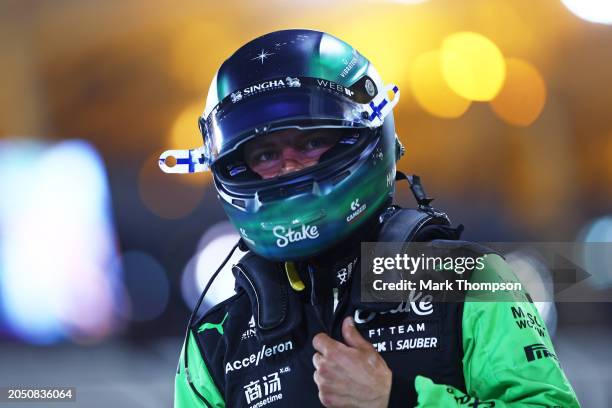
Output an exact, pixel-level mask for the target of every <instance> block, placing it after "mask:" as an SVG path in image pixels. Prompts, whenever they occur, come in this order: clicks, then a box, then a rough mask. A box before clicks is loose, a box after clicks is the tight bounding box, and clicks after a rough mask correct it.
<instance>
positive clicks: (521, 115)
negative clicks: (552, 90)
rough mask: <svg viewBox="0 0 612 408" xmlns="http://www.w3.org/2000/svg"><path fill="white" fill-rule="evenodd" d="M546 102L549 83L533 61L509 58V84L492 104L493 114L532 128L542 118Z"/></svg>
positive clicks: (507, 79) (507, 66)
mask: <svg viewBox="0 0 612 408" xmlns="http://www.w3.org/2000/svg"><path fill="white" fill-rule="evenodd" d="M545 102H546V84H544V80H543V79H542V76H541V74H540V73H539V72H538V70H537V69H536V68H535V67H534V66H533V65H531V64H530V63H529V62H527V61H524V60H521V59H518V58H508V59H506V81H505V82H504V86H503V87H502V89H501V90H500V92H499V93H498V94H497V96H496V97H495V99H493V100H492V101H491V107H492V109H493V112H495V114H496V115H497V116H499V117H500V118H501V119H502V120H504V121H506V122H508V123H510V124H512V125H515V126H529V125H531V124H532V123H533V122H534V121H535V120H536V119H537V118H538V116H539V115H540V113H541V112H542V109H544V104H545Z"/></svg>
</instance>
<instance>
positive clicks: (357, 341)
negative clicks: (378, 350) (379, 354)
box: [342, 316, 372, 349]
mask: <svg viewBox="0 0 612 408" xmlns="http://www.w3.org/2000/svg"><path fill="white" fill-rule="evenodd" d="M342 337H343V338H344V341H345V342H346V345H347V346H349V347H354V348H358V349H371V348H372V344H371V343H370V342H369V341H367V340H366V339H364V338H363V336H362V335H361V333H359V331H358V330H357V328H356V327H355V321H354V320H353V318H352V317H350V316H349V317H347V318H345V319H344V322H342Z"/></svg>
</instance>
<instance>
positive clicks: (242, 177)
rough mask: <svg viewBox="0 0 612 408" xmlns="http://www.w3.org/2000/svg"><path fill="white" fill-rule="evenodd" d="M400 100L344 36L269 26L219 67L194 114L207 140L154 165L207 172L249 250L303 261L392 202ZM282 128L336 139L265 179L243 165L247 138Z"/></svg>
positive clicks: (279, 131)
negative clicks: (304, 163) (294, 167)
mask: <svg viewBox="0 0 612 408" xmlns="http://www.w3.org/2000/svg"><path fill="white" fill-rule="evenodd" d="M398 101H399V89H398V88H397V86H395V85H392V84H389V85H385V84H384V83H383V82H382V80H381V78H380V76H379V74H378V73H377V71H376V70H375V68H374V67H373V66H372V64H371V63H370V62H369V61H368V60H367V59H366V58H365V57H364V56H362V55H361V54H360V53H359V52H358V51H357V50H356V49H354V48H353V47H352V46H350V45H349V44H347V43H345V42H344V41H342V40H340V39H338V38H336V37H334V36H332V35H330V34H327V33H323V32H319V31H313V30H305V29H294V30H282V31H276V32H272V33H269V34H266V35H263V36H261V37H259V38H256V39H254V40H252V41H250V42H248V43H247V44H245V45H244V46H242V47H241V48H239V49H238V50H237V51H236V52H235V53H234V54H233V55H232V56H230V57H229V58H228V59H227V60H226V61H225V62H224V63H223V64H222V65H221V67H220V68H219V70H218V71H217V73H216V74H215V76H214V78H213V80H212V83H211V86H210V88H209V91H208V97H207V99H206V106H205V109H204V112H203V114H202V115H201V117H200V118H199V121H198V124H199V128H200V131H201V133H202V136H203V138H204V144H203V146H202V147H199V148H196V149H189V150H169V151H166V152H164V153H163V154H162V155H161V157H160V160H159V165H160V167H161V168H162V170H164V171H166V172H172V173H186V172H196V171H205V170H211V171H212V173H213V176H214V177H213V180H214V185H215V188H216V190H217V192H218V197H219V200H220V201H221V203H222V205H223V208H224V210H225V212H226V214H227V216H228V217H229V219H230V221H231V223H232V224H233V225H234V226H235V228H236V229H237V231H238V232H239V234H240V236H241V237H242V239H243V241H244V242H245V244H246V245H247V246H248V247H249V249H250V250H251V251H253V252H255V253H256V254H258V255H260V256H262V257H264V258H267V259H269V260H273V261H295V260H303V259H307V258H310V257H313V256H315V255H317V254H321V253H322V252H324V251H326V250H328V249H330V248H331V247H333V246H334V245H336V244H338V243H340V242H341V241H343V240H344V239H346V238H347V237H349V236H350V235H351V234H352V233H353V232H355V231H356V230H357V229H358V228H359V227H360V226H363V225H364V223H365V221H366V220H369V219H371V218H372V217H373V216H376V215H378V214H379V213H380V212H381V211H382V210H383V209H384V208H385V207H386V205H388V203H389V201H390V199H391V198H392V196H393V193H394V185H395V183H394V180H395V172H396V166H395V163H396V161H397V160H398V159H399V157H400V156H401V152H402V150H403V148H402V147H401V144H400V143H399V140H398V138H397V135H396V133H395V126H394V122H393V114H392V109H393V107H394V106H395V105H396V104H397V102H398ZM288 129H297V130H299V131H304V132H309V131H314V130H316V131H318V132H332V133H334V134H335V135H336V138H335V139H334V140H336V142H335V144H334V145H333V147H332V148H330V149H329V150H327V151H326V152H325V153H324V154H323V155H322V156H321V157H320V159H319V161H318V163H317V164H315V165H312V166H309V167H306V168H303V169H301V170H298V171H295V172H291V173H288V174H282V175H278V176H276V177H273V178H267V179H264V178H262V177H261V176H259V175H258V174H257V173H255V172H254V171H253V170H252V169H250V168H249V166H248V165H247V164H246V163H245V159H244V146H245V144H247V143H248V142H249V141H252V140H255V139H256V138H260V137H263V136H264V135H266V136H267V135H275V134H276V135H278V137H283V135H284V134H286V133H287V132H286V131H287V130H288ZM282 131H285V132H282ZM171 156H173V157H174V158H175V159H176V164H175V165H174V166H170V165H169V161H168V158H169V157H171Z"/></svg>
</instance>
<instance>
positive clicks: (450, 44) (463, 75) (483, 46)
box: [440, 32, 506, 101]
mask: <svg viewBox="0 0 612 408" xmlns="http://www.w3.org/2000/svg"><path fill="white" fill-rule="evenodd" d="M440 60H441V63H442V75H443V76H444V78H445V79H446V82H447V83H448V85H449V86H450V88H451V89H452V90H453V91H455V92H456V93H457V94H458V95H460V96H462V97H464V98H466V99H470V100H474V101H490V100H491V99H493V98H494V97H495V95H497V93H498V92H499V90H500V89H501V87H502V85H503V83H504V80H505V75H506V63H505V61H504V56H503V55H502V53H501V51H500V50H499V48H498V47H497V46H496V45H495V44H494V43H493V42H492V41H491V40H489V39H488V38H486V37H485V36H483V35H481V34H478V33H474V32H458V33H454V34H451V35H449V36H448V37H446V38H445V39H444V41H443V42H442V47H441V48H440Z"/></svg>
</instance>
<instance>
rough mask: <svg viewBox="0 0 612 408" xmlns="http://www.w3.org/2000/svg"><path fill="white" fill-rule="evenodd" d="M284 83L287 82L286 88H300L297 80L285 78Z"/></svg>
mask: <svg viewBox="0 0 612 408" xmlns="http://www.w3.org/2000/svg"><path fill="white" fill-rule="evenodd" d="M285 81H286V82H287V86H289V87H291V88H299V87H300V86H302V84H301V83H300V80H299V78H291V77H287V78H285Z"/></svg>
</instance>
